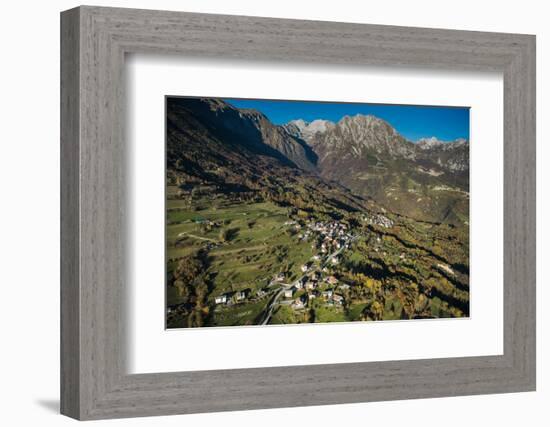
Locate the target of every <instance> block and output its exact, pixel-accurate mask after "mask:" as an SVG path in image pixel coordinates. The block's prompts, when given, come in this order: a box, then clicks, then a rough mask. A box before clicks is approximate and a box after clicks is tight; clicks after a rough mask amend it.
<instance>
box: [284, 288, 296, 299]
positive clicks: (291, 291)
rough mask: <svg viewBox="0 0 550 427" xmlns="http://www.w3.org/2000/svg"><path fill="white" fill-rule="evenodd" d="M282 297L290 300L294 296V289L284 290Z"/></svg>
mask: <svg viewBox="0 0 550 427" xmlns="http://www.w3.org/2000/svg"><path fill="white" fill-rule="evenodd" d="M283 295H284V297H285V298H292V295H294V289H292V288H290V289H285V291H284V293H283Z"/></svg>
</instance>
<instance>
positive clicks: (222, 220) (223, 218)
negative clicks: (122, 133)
mask: <svg viewBox="0 0 550 427" xmlns="http://www.w3.org/2000/svg"><path fill="white" fill-rule="evenodd" d="M197 205H198V206H200V203H197ZM167 207H168V209H167V228H166V243H167V258H168V267H167V270H168V271H167V272H168V274H170V273H171V272H172V271H173V269H174V268H175V264H176V260H177V259H178V258H180V257H182V256H185V255H188V254H190V253H192V252H194V251H197V250H198V249H200V248H204V247H205V246H207V245H209V244H210V245H211V246H210V248H209V251H208V264H209V267H208V271H207V272H208V273H211V276H210V277H211V280H212V287H213V290H212V292H210V294H209V295H208V300H209V302H210V303H212V302H213V300H214V298H215V297H216V296H218V295H221V294H223V293H226V292H235V291H239V290H245V289H246V290H250V291H252V292H254V291H257V290H258V289H260V288H263V287H265V286H266V285H268V284H269V282H270V281H271V280H272V279H273V277H274V275H276V274H277V273H279V272H281V271H283V270H288V271H290V272H291V274H290V277H289V278H288V279H289V280H291V278H292V277H297V276H298V275H299V274H300V266H301V265H302V264H303V263H305V262H306V261H307V260H309V259H310V258H311V256H312V249H311V244H310V243H307V242H301V241H299V238H298V237H297V236H296V235H291V234H290V233H288V229H289V226H288V225H285V222H286V221H288V219H289V218H288V214H287V210H286V209H285V208H281V207H279V206H277V205H275V204H273V203H242V202H237V203H232V202H230V201H225V202H222V203H219V204H217V206H215V207H209V208H205V209H198V210H196V209H191V208H190V207H189V206H188V202H186V201H182V200H168V201H167ZM194 207H195V206H194ZM227 232H229V234H230V237H224V236H223V235H224V233H227ZM288 260H292V261H291V262H290V263H289V262H288ZM179 302H180V301H179V297H178V294H177V292H176V291H175V290H174V289H171V290H170V289H169V291H168V293H167V303H168V305H173V304H178V303H179ZM266 304H267V301H263V302H261V303H258V306H261V307H262V308H265V305H266ZM246 306H247V307H248V309H249V310H250V311H251V313H248V314H247V313H245V311H246V310H245V311H241V310H240V309H239V308H232V309H228V308H224V310H223V314H219V315H218V314H216V316H215V323H219V324H220V325H231V324H234V323H236V321H237V320H238V323H239V324H243V323H244V324H246V322H247V320H246V319H245V320H243V316H245V317H246V318H247V319H248V318H250V320H252V319H253V318H254V317H255V316H256V315H257V314H258V313H259V312H260V311H261V310H260V309H259V308H258V307H254V305H253V304H247V305H246ZM248 309H247V310H248ZM243 313H244V314H243Z"/></svg>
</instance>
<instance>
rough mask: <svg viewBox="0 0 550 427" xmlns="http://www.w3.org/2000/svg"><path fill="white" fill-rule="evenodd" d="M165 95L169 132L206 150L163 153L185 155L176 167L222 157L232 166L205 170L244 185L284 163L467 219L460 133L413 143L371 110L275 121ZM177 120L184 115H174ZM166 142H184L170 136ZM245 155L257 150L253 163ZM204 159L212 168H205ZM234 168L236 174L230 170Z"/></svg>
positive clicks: (388, 203) (384, 201)
mask: <svg viewBox="0 0 550 427" xmlns="http://www.w3.org/2000/svg"><path fill="white" fill-rule="evenodd" d="M169 102H170V103H171V105H170V108H168V111H169V114H168V132H169V133H170V132H171V131H172V128H173V126H177V127H178V132H177V138H179V139H181V138H182V136H183V135H188V136H189V138H188V139H189V140H188V141H187V149H188V150H189V148H190V146H191V145H193V144H199V143H200V144H202V149H201V148H200V147H197V150H196V151H197V152H196V153H195V157H204V159H201V160H199V159H195V160H196V162H195V163H200V164H201V166H200V167H199V168H197V167H196V164H195V165H192V164H191V163H192V162H193V160H192V159H191V158H187V157H186V156H185V155H184V153H183V152H180V153H179V154H178V155H177V156H170V155H169V156H168V162H170V159H172V158H177V159H179V161H180V162H181V161H183V160H182V159H186V158H187V162H188V163H190V164H188V165H186V167H185V168H180V169H181V171H182V172H184V171H185V170H187V171H189V170H198V169H202V170H203V172H201V173H203V174H204V173H205V172H204V171H205V170H212V169H215V166H214V165H216V164H218V163H219V162H220V161H221V160H222V158H223V159H224V160H223V162H235V163H236V164H238V166H236V167H234V168H223V169H224V171H223V173H222V174H221V175H222V176H219V174H216V173H215V172H214V173H213V172H210V173H209V178H210V179H214V180H217V181H225V182H226V183H227V182H229V183H231V182H233V181H235V182H238V183H239V185H244V182H246V181H248V183H247V184H246V185H247V186H249V187H250V186H251V185H252V183H251V182H250V181H254V180H255V184H256V185H257V184H258V183H259V180H260V177H261V179H262V180H265V179H268V178H266V177H265V174H264V172H265V171H266V170H273V169H275V168H278V167H283V166H284V167H285V168H287V169H288V170H287V172H288V171H292V172H291V173H287V175H296V174H299V173H302V174H305V175H307V176H308V177H309V179H311V180H314V181H315V180H317V181H322V184H319V185H324V186H333V187H343V188H344V189H345V192H344V193H346V192H348V191H350V192H351V193H353V194H354V195H355V196H358V197H362V198H364V199H368V200H372V201H374V202H376V204H377V205H379V206H380V207H382V208H384V209H387V210H390V211H393V212H396V213H399V214H402V215H406V216H409V217H411V218H414V219H417V220H423V221H431V222H447V223H450V224H455V225H461V224H467V222H468V212H469V143H468V141H466V140H464V139H458V140H456V141H450V142H443V141H440V140H438V139H436V138H426V139H421V140H419V141H417V142H416V143H414V142H411V141H409V140H407V139H406V138H405V137H403V136H402V135H400V134H399V132H398V131H397V130H396V129H395V128H394V127H393V126H392V125H391V124H389V123H388V122H387V121H384V120H382V119H380V118H378V117H375V116H372V115H361V114H358V115H355V116H344V117H343V118H342V119H340V120H339V121H338V122H336V123H335V122H331V121H328V120H323V119H318V120H314V121H311V122H307V121H304V120H302V119H298V120H292V121H290V122H288V123H286V124H284V125H275V124H273V123H272V122H271V121H270V120H269V119H268V118H267V117H266V116H265V115H264V114H263V113H261V112H259V111H257V110H252V109H239V108H235V107H233V106H232V105H230V104H228V103H226V102H224V101H222V100H219V99H212V98H203V99H200V98H170V99H169ZM182 120H186V123H185V124H183V123H179V122H181V121H182ZM178 123H179V126H178ZM199 135H200V136H202V137H203V140H202V141H201V142H199V139H198V136H199ZM205 136H208V137H207V138H204V137H205ZM169 141H173V139H170V138H169ZM228 143H229V145H228ZM207 147H211V148H212V150H207V149H206V148H207ZM168 150H169V152H170V150H178V151H181V150H184V148H183V146H182V145H180V146H173V144H171V143H169V147H168ZM250 155H254V156H256V157H255V160H254V162H252V163H253V165H251V164H250V163H251V162H250V161H249V160H250ZM209 157H211V158H209ZM223 162H222V163H223ZM205 164H211V165H212V168H210V169H209V168H204V167H203V166H204V165H205ZM168 166H169V169H170V166H171V165H170V164H169V165H168ZM216 167H217V166H216ZM258 168H263V169H262V170H261V171H258ZM285 170H286V169H285ZM235 171H239V172H240V173H239V174H238V175H239V176H231V175H234V174H235ZM202 178H206V177H205V176H203V177H202ZM272 179H275V178H273V177H272ZM286 187H288V183H287V185H286ZM258 188H259V187H258Z"/></svg>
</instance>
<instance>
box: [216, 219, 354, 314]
mask: <svg viewBox="0 0 550 427" xmlns="http://www.w3.org/2000/svg"><path fill="white" fill-rule="evenodd" d="M284 225H285V226H286V227H288V228H289V229H292V230H293V233H296V237H297V239H298V240H299V241H300V242H311V248H312V251H313V252H314V253H315V254H314V255H313V256H312V257H311V259H310V260H309V261H307V262H305V263H304V264H301V265H300V276H299V277H298V278H295V279H294V280H292V281H290V283H289V280H288V279H289V278H290V272H288V271H280V272H279V273H278V274H276V275H275V276H274V277H272V278H270V279H269V280H268V281H267V282H266V285H265V286H264V287H263V288H261V289H259V290H257V291H256V292H254V291H252V290H251V289H245V290H240V291H236V292H233V293H225V294H222V295H218V296H216V297H215V304H216V306H217V307H218V309H221V308H222V307H224V306H232V305H234V304H238V303H244V302H252V301H257V300H261V299H265V298H270V300H269V303H268V304H267V306H266V309H265V310H264V313H263V319H262V321H261V324H267V323H268V322H269V320H270V318H271V316H272V314H273V313H274V310H275V309H276V308H277V306H289V307H290V308H292V309H293V310H304V309H306V308H308V307H311V306H312V304H313V302H314V301H322V303H323V304H325V305H327V306H335V307H338V306H342V305H344V303H345V294H346V292H345V291H346V290H348V289H349V288H350V285H349V284H346V283H343V282H340V281H339V280H338V279H337V278H336V276H335V274H334V273H335V269H336V268H337V266H338V265H339V263H340V261H341V253H342V252H343V251H344V250H346V249H349V248H350V246H351V244H352V242H353V241H354V240H355V239H357V237H358V235H353V234H352V233H351V232H350V230H349V227H348V225H347V224H346V223H343V222H339V221H334V220H333V221H315V220H309V221H307V222H305V223H303V222H302V224H300V222H298V221H296V220H289V221H287V222H285V223H284Z"/></svg>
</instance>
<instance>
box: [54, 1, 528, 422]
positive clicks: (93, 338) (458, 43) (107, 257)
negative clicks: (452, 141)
mask: <svg viewBox="0 0 550 427" xmlns="http://www.w3.org/2000/svg"><path fill="white" fill-rule="evenodd" d="M134 52H141V53H143V52H150V53H169V54H178V55H186V56H193V57H199V56H200V57H216V58H236V59H261V60H270V61H272V60H276V61H288V62H291V63H292V62H294V63H301V64H304V63H321V64H344V65H350V66H354V65H364V64H370V65H372V64H374V65H390V66H396V67H399V66H417V67H432V68H438V69H451V70H492V71H500V72H502V73H503V76H504V171H505V172H504V310H503V311H504V337H503V338H504V354H503V355H501V356H487V357H466V358H447V359H427V360H413V361H399V362H396V361H389V362H369V363H350V364H332V365H321V366H319V365H317V366H305V367H299V366H295V367H285V368H279V367H275V368H261V369H235V370H223V371H222V370H218V371H202V372H176V373H157V374H139V375H128V374H127V373H126V370H125V345H124V343H125V339H126V334H125V329H126V325H125V322H124V319H125V304H124V295H125V277H126V268H127V265H126V261H125V256H124V254H125V251H126V248H125V244H126V243H125V242H126V239H125V236H126V226H125V209H126V208H125V203H124V200H125V198H124V194H125V179H126V175H125V139H124V118H125V115H124V102H125V96H124V90H125V85H124V58H125V54H126V53H134ZM61 166H62V171H61V412H62V413H63V414H66V415H68V416H71V417H74V418H77V419H100V418H115V417H133V416H148V415H166V414H183V413H196V412H213V411H230V410H243V409H258V408H274V407H291V406H304V405H325V404H337V403H348V402H365V401H380V400H391V399H411V398H426V397H436V396H458V395H467V394H482V393H504V392H518V391H530V390H535V37H534V36H531V35H519V34H497V33H484V32H469V31H451V30H439V29H424V28H406V27H391V26H378V25H358V24H345V23H335V22H314V21H301V20H282V19H269V18H256V17H243V16H222V15H208V14H195V13H181V12H164V11H146V10H133V9H113V8H101V7H87V6H84V7H79V8H76V9H71V10H68V11H65V12H63V13H62V14H61Z"/></svg>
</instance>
